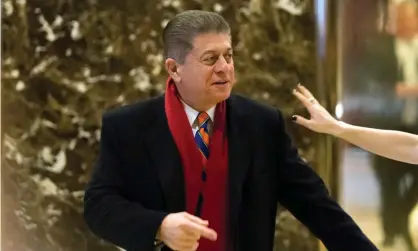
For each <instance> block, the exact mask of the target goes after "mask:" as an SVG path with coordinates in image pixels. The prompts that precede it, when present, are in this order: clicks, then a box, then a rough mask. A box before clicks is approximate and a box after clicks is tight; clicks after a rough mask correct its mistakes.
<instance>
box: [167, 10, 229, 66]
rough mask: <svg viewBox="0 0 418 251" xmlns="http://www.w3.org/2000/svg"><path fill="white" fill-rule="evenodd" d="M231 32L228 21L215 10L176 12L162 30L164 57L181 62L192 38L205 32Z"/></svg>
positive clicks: (190, 44) (188, 49)
mask: <svg viewBox="0 0 418 251" xmlns="http://www.w3.org/2000/svg"><path fill="white" fill-rule="evenodd" d="M211 32H216V33H228V34H230V33H231V29H230V27H229V24H228V22H227V21H226V20H225V19H224V18H223V17H222V16H221V15H219V14H217V13H215V12H209V11H202V10H188V11H184V12H182V13H180V14H177V15H176V16H175V17H174V18H173V19H171V20H170V22H168V24H167V26H166V27H165V28H164V30H163V45H164V58H165V59H167V58H173V59H175V60H176V61H177V62H179V63H180V64H183V63H184V61H185V59H186V56H187V54H188V53H189V52H190V51H191V50H192V49H193V40H194V39H195V37H196V36H197V35H200V34H205V33H211Z"/></svg>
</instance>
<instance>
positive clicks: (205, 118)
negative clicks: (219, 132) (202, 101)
mask: <svg viewBox="0 0 418 251" xmlns="http://www.w3.org/2000/svg"><path fill="white" fill-rule="evenodd" d="M197 123H198V126H199V129H198V131H197V132H196V135H195V137H194V139H195V141H196V144H197V147H198V148H199V150H200V152H201V153H202V155H203V158H204V163H205V162H206V160H208V159H209V143H210V136H209V130H208V125H209V123H210V117H209V115H208V114H207V113H206V112H201V113H199V115H197Z"/></svg>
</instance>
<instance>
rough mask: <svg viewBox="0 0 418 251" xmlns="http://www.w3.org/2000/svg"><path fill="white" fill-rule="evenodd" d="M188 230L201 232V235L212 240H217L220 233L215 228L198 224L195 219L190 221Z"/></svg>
mask: <svg viewBox="0 0 418 251" xmlns="http://www.w3.org/2000/svg"><path fill="white" fill-rule="evenodd" d="M187 230H188V231H192V232H193V233H199V234H200V237H203V238H206V239H208V240H211V241H216V239H217V238H218V235H217V233H216V232H215V230H213V229H211V228H208V227H206V226H203V225H200V224H196V223H194V222H193V221H190V222H189V224H188V229H187Z"/></svg>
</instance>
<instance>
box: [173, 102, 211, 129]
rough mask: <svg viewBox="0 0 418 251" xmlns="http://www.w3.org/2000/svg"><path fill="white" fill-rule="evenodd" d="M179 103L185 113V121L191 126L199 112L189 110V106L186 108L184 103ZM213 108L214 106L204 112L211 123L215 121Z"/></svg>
mask: <svg viewBox="0 0 418 251" xmlns="http://www.w3.org/2000/svg"><path fill="white" fill-rule="evenodd" d="M181 102H182V103H183V105H184V110H185V112H186V115H187V119H188V120H189V123H190V125H193V123H194V122H195V120H196V118H197V115H199V112H198V111H196V110H195V109H193V108H191V107H190V106H188V105H187V104H186V103H184V101H183V100H182V101H181ZM215 108H216V105H215V106H213V107H212V108H210V109H209V110H207V111H206V113H207V114H208V115H209V117H210V119H211V120H212V123H213V122H214V121H215V120H214V117H215Z"/></svg>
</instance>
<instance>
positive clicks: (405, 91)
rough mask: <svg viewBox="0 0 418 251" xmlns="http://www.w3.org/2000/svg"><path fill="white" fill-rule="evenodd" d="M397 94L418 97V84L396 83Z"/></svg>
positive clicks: (403, 96) (404, 96) (402, 96)
mask: <svg viewBox="0 0 418 251" xmlns="http://www.w3.org/2000/svg"><path fill="white" fill-rule="evenodd" d="M396 94H397V95H398V97H401V98H406V97H411V98H412V97H418V85H406V84H405V83H398V84H397V85H396Z"/></svg>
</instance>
